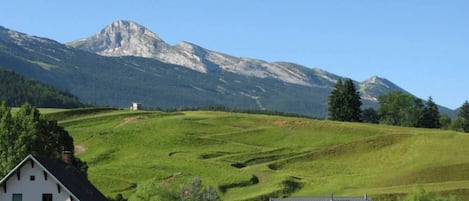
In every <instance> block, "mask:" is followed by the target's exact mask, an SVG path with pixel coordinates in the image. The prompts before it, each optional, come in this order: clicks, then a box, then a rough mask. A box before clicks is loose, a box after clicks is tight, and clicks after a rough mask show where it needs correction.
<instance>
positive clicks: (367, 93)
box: [359, 76, 408, 102]
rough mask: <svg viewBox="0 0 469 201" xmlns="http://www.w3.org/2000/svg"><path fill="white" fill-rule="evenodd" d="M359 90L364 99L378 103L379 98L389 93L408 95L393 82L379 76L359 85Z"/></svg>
mask: <svg viewBox="0 0 469 201" xmlns="http://www.w3.org/2000/svg"><path fill="white" fill-rule="evenodd" d="M359 88H360V93H361V97H362V99H366V100H369V101H372V102H378V97H379V96H380V95H381V94H383V93H386V92H388V91H402V92H405V93H408V92H406V91H405V90H404V89H402V88H400V87H399V86H397V85H395V84H394V83H392V82H391V81H389V80H387V79H385V78H381V77H378V76H373V77H371V78H370V79H368V80H365V81H363V82H361V83H360V84H359Z"/></svg>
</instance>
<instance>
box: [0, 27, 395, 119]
mask: <svg viewBox="0 0 469 201" xmlns="http://www.w3.org/2000/svg"><path fill="white" fill-rule="evenodd" d="M0 66H1V67H4V68H7V69H11V70H14V71H16V72H18V73H20V74H23V75H25V76H27V77H29V78H32V79H36V80H39V81H41V82H44V83H48V84H50V85H53V86H56V87H58V88H59V89H61V90H67V91H69V92H71V93H72V94H75V95H77V96H78V97H80V98H81V99H82V100H84V101H87V102H92V103H95V104H98V105H109V106H119V107H123V106H125V107H126V106H127V105H128V104H129V103H130V102H132V101H138V102H141V103H143V104H144V107H150V108H156V107H159V108H175V107H197V106H213V105H224V106H228V107H232V108H243V109H261V110H264V109H267V110H277V111H282V112H290V113H299V114H305V115H310V116H315V117H322V118H325V117H327V100H328V96H329V93H330V91H331V89H332V88H333V87H334V85H335V82H336V81H337V80H338V79H344V78H343V77H341V76H338V75H334V74H332V73H329V72H327V71H324V70H321V69H318V68H313V69H311V68H307V67H305V66H301V65H298V64H294V63H288V62H266V61H262V60H256V59H250V58H239V57H235V56H230V55H227V54H223V53H219V52H215V51H211V50H208V49H205V48H203V47H200V46H197V45H195V44H192V43H189V42H180V43H178V44H176V45H173V46H172V45H169V44H167V43H166V42H164V41H163V40H162V39H161V38H160V37H158V35H157V34H155V33H153V32H151V31H150V30H148V29H146V28H145V27H143V26H141V25H138V24H137V23H134V22H129V21H116V22H113V23H111V24H110V25H108V26H106V27H105V28H104V29H103V30H101V31H100V32H98V33H96V34H95V35H93V36H91V37H89V38H85V39H81V40H77V41H73V42H70V43H67V44H66V45H64V44H61V43H58V42H56V41H53V40H50V39H46V38H40V37H36V36H30V35H27V34H23V33H19V32H16V31H13V30H9V29H6V28H3V27H0ZM373 80H374V81H373ZM383 83H384V84H383ZM356 84H357V86H360V91H361V92H362V94H363V98H364V107H368V106H376V105H377V102H376V100H377V97H378V95H380V94H382V93H384V92H386V91H389V90H395V89H398V90H402V89H401V88H399V87H397V86H395V85H394V84H392V83H391V82H389V81H386V80H385V79H382V78H378V77H374V78H372V79H370V80H368V81H365V82H363V83H359V82H356Z"/></svg>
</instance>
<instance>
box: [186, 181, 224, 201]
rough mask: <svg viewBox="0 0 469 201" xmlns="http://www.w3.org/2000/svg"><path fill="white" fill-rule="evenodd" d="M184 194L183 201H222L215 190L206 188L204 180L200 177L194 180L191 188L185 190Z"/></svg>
mask: <svg viewBox="0 0 469 201" xmlns="http://www.w3.org/2000/svg"><path fill="white" fill-rule="evenodd" d="M182 194H183V196H182V201H221V198H220V196H219V195H218V193H217V191H216V190H215V188H213V187H212V186H210V187H208V188H204V186H203V185H202V180H201V179H200V178H198V177H196V178H194V179H193V180H192V182H191V184H190V186H189V188H184V189H183V193H182Z"/></svg>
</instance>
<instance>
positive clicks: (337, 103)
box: [329, 80, 344, 121]
mask: <svg viewBox="0 0 469 201" xmlns="http://www.w3.org/2000/svg"><path fill="white" fill-rule="evenodd" d="M343 88H344V83H343V82H342V80H339V81H337V83H336V84H335V87H334V89H333V90H332V91H331V94H330V95H329V119H330V120H337V121H340V120H341V119H343V111H342V102H343V101H344V100H343V96H342V94H343V92H342V91H343Z"/></svg>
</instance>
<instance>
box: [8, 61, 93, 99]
mask: <svg viewBox="0 0 469 201" xmlns="http://www.w3.org/2000/svg"><path fill="white" fill-rule="evenodd" d="M0 101H6V102H7V104H8V105H9V106H13V107H18V106H21V105H23V104H24V103H30V104H33V105H35V106H37V107H45V108H78V107H84V106H85V104H83V103H81V102H80V100H78V98H77V97H75V96H73V95H71V94H69V93H67V92H63V91H59V90H57V89H55V88H54V87H51V86H49V85H45V84H42V83H40V82H38V81H34V80H30V79H27V78H25V77H24V76H21V75H19V74H17V73H15V72H12V71H8V70H4V69H2V68H0Z"/></svg>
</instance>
